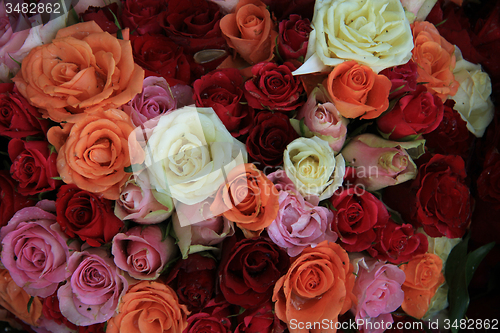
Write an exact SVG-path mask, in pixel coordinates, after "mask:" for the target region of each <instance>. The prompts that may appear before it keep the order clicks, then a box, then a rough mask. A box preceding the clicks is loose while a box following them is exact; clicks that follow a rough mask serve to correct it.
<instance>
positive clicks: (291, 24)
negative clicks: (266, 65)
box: [277, 14, 312, 60]
mask: <svg viewBox="0 0 500 333" xmlns="http://www.w3.org/2000/svg"><path fill="white" fill-rule="evenodd" d="M311 30H312V28H311V22H310V21H309V19H307V18H305V19H302V17H301V16H300V15H297V14H292V15H290V17H289V18H288V19H284V20H283V21H281V22H280V23H279V34H278V43H277V44H278V52H279V55H280V56H281V58H283V59H287V60H291V59H298V58H300V57H302V58H304V57H305V55H306V52H307V45H308V40H309V33H310V32H311Z"/></svg>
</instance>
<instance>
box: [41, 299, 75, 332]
mask: <svg viewBox="0 0 500 333" xmlns="http://www.w3.org/2000/svg"><path fill="white" fill-rule="evenodd" d="M42 306H43V307H42V314H43V316H44V317H45V318H47V319H49V320H53V321H55V322H56V323H57V324H59V325H66V326H67V327H68V328H70V329H72V330H76V329H77V326H76V325H75V324H73V323H72V322H70V321H69V320H68V319H66V317H64V316H63V315H62V313H61V310H60V309H59V299H58V298H57V291H56V292H55V293H54V294H52V295H51V296H49V297H47V298H44V299H43V301H42Z"/></svg>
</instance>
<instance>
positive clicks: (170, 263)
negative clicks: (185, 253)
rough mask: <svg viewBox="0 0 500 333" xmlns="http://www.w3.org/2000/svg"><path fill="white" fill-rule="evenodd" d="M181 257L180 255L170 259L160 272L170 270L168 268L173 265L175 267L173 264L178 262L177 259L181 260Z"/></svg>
mask: <svg viewBox="0 0 500 333" xmlns="http://www.w3.org/2000/svg"><path fill="white" fill-rule="evenodd" d="M181 258H182V257H180V256H179V257H177V258H174V259H172V260H170V261H169V262H168V263H167V264H166V265H165V267H163V269H162V270H161V273H160V274H163V273H166V272H168V270H169V269H170V268H172V267H173V266H174V265H175V264H176V263H177V261H179V259H181Z"/></svg>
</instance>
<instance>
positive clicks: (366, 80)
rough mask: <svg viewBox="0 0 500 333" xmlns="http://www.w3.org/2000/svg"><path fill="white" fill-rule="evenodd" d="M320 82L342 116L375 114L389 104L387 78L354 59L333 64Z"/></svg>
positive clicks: (374, 115)
mask: <svg viewBox="0 0 500 333" xmlns="http://www.w3.org/2000/svg"><path fill="white" fill-rule="evenodd" d="M323 85H325V86H326V87H327V91H328V93H329V94H330V96H331V98H332V100H333V104H334V105H335V107H336V108H337V110H338V111H339V112H340V114H341V115H343V116H344V117H346V118H357V117H359V116H361V119H373V118H377V117H378V116H379V115H380V114H382V112H384V111H385V110H387V108H388V107H389V93H390V90H391V87H392V84H391V81H390V80H389V79H388V78H387V77H386V76H384V75H378V74H377V73H375V72H374V71H373V70H372V69H371V68H370V67H368V66H365V65H360V64H358V63H357V62H356V61H354V60H351V61H346V62H343V63H341V64H339V65H337V66H335V68H334V69H333V71H332V72H331V73H330V74H329V75H328V78H327V79H326V80H325V83H323Z"/></svg>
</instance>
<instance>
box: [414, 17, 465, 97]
mask: <svg viewBox="0 0 500 333" xmlns="http://www.w3.org/2000/svg"><path fill="white" fill-rule="evenodd" d="M411 28H412V31H413V43H414V44H415V47H414V48H413V51H412V53H413V57H412V60H413V61H414V62H415V63H417V65H418V69H417V73H418V79H417V82H426V83H425V87H426V88H427V90H428V91H430V92H431V93H432V94H436V95H437V96H439V97H440V98H441V99H442V100H443V102H444V101H445V100H446V99H447V98H448V95H450V96H454V95H455V93H456V92H457V89H458V87H459V84H458V82H457V81H456V80H455V76H454V75H453V69H454V68H455V62H456V59H455V47H454V46H453V45H451V44H450V43H449V42H448V41H446V39H444V38H443V37H441V35H440V34H439V32H438V30H437V29H436V27H435V26H434V25H433V24H432V23H429V22H425V21H424V22H419V21H417V22H415V23H413V24H412V25H411Z"/></svg>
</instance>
